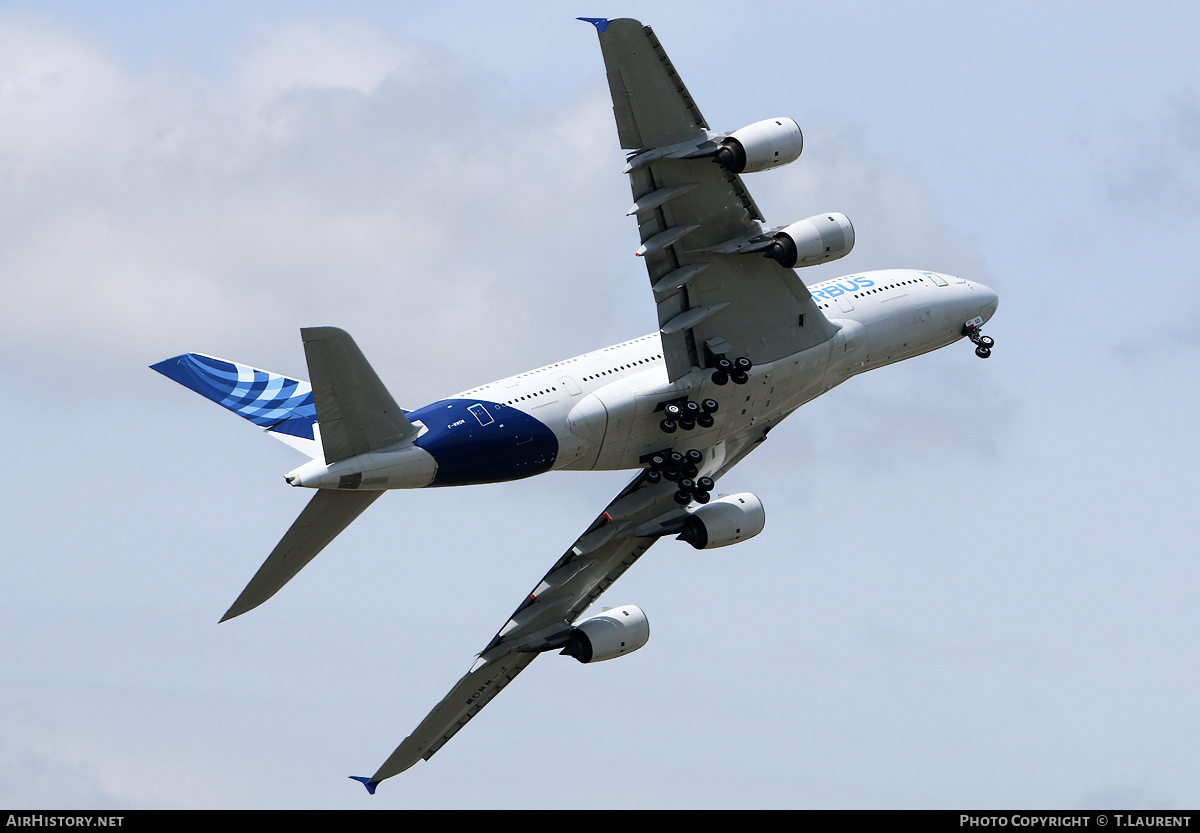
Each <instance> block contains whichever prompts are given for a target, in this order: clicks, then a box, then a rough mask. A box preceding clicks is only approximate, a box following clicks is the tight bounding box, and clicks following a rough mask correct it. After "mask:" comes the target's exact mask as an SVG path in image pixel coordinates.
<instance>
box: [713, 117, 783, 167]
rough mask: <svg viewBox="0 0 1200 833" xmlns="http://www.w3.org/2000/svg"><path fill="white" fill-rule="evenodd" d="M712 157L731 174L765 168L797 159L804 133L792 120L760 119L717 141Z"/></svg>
mask: <svg viewBox="0 0 1200 833" xmlns="http://www.w3.org/2000/svg"><path fill="white" fill-rule="evenodd" d="M718 144H720V146H721V149H720V150H718V151H717V153H716V155H715V156H714V159H715V160H716V162H717V163H718V164H719V165H721V167H723V168H725V169H727V170H729V171H732V172H733V173H735V174H741V173H747V174H752V173H756V172H758V171H769V170H770V169H771V168H778V167H779V166H781V165H786V164H788V163H789V162H795V161H796V160H797V159H799V158H800V153H801V152H802V151H803V150H804V134H803V133H801V132H800V125H798V124H796V122H795V121H793V120H792V119H785V118H779V119H764V120H763V121H756V122H755V123H754V124H749V125H746V126H745V127H743V128H741V129H740V130H735V131H733V132H732V133H730V134H729V135H728V136H726V137H725V138H724V139H722V140H720V142H719V143H718Z"/></svg>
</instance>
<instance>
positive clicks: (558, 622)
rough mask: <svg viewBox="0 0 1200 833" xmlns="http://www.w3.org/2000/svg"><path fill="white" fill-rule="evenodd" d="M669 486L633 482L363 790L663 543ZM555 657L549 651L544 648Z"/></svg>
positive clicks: (506, 679)
mask: <svg viewBox="0 0 1200 833" xmlns="http://www.w3.org/2000/svg"><path fill="white" fill-rule="evenodd" d="M771 425H772V423H765V424H763V425H762V426H759V427H757V428H756V430H755V432H754V433H752V434H748V435H746V436H745V437H744V438H742V439H740V440H739V441H734V442H729V443H724V444H722V446H721V447H720V448H717V449H713V450H711V453H710V454H709V455H708V456H707V461H706V463H705V465H704V466H703V467H702V470H701V473H702V474H708V475H709V476H711V477H712V478H713V479H714V480H716V479H718V478H720V477H721V476H723V475H724V474H725V473H726V472H728V471H729V470H730V469H731V468H733V466H735V465H736V464H737V463H738V462H739V461H740V460H741V459H742V458H743V457H745V456H746V455H747V454H749V453H750V451H752V450H753V449H754V447H755V446H756V445H757V444H758V443H760V442H762V440H763V439H764V438H765V437H766V434H767V432H768V431H769V430H770V429H771ZM674 493H675V486H674V485H673V484H672V483H670V482H668V481H662V482H660V483H657V484H651V483H649V482H647V481H646V479H645V476H644V475H641V474H639V475H638V476H637V477H636V478H634V480H633V481H632V482H631V483H630V484H629V485H628V486H626V487H625V489H623V490H622V491H621V493H620V494H619V495H617V497H616V498H614V499H613V501H612V502H611V503H609V504H608V506H606V507H605V509H604V511H603V512H601V513H600V515H599V516H598V517H597V518H596V520H595V521H593V522H592V524H591V525H590V526H589V527H588V529H587V531H586V532H584V534H583V535H581V536H580V537H579V538H578V539H577V540H576V541H575V543H574V544H572V545H571V547H570V549H568V550H567V551H566V553H564V554H563V556H562V557H561V558H560V559H558V561H556V562H555V563H554V566H552V567H551V568H550V570H549V572H547V573H546V575H545V576H543V577H542V580H541V581H539V582H538V584H537V586H536V587H534V589H533V591H532V592H531V593H530V594H529V595H528V596H526V597H525V599H524V600H523V601H522V602H521V604H520V605H519V606H518V607H517V609H516V610H515V611H513V614H512V616H511V617H509V620H508V622H506V623H505V625H504V627H502V628H501V629H500V631H499V632H498V633H497V634H496V635H495V637H493V638H492V641H491V642H489V643H488V645H487V647H486V648H484V650H483V651H482V652H481V653H480V654H479V656H478V657H477V658H476V660H475V663H474V665H472V667H471V670H470V671H468V672H467V674H466V675H465V676H464V677H463V678H462V679H460V680H459V681H458V683H456V684H455V686H454V688H452V689H451V690H450V692H449V693H448V694H446V696H445V697H444V698H442V701H441V702H440V703H438V705H437V706H436V707H435V708H434V709H433V711H431V712H430V713H429V714H428V715H427V716H426V717H425V719H424V720H422V721H421V724H420V725H419V726H418V727H417V728H416V729H415V730H414V731H413V733H412V734H411V735H409V736H408V737H407V738H405V739H404V741H403V742H402V743H401V744H400V745H399V746H398V747H396V750H395V751H394V752H393V753H392V754H391V756H389V757H388V759H387V760H386V761H385V762H384V763H383V765H382V766H381V767H380V768H379V770H378V771H377V772H376V773H375V774H374V775H372V776H371V777H370V778H369V779H365V780H364V779H359V780H364V783H365V784H366V786H367V788H368V789H369V790H371V791H372V792H373V791H374V788H375V785H377V784H378V783H379V782H380V781H383V780H384V779H385V778H391V777H392V776H394V775H399V774H400V773H401V772H404V771H405V770H406V769H408V768H409V767H411V766H412V765H413V764H415V763H417V761H420V760H422V759H424V760H428V759H429V758H431V757H433V755H434V753H436V752H437V751H438V750H439V749H441V748H442V746H444V745H445V744H446V742H447V741H449V740H450V739H451V738H452V737H454V735H455V734H456V733H457V732H458V730H459V729H461V728H462V727H463V726H465V725H466V724H467V723H468V722H469V721H470V720H471V718H473V717H474V716H475V715H476V714H478V713H479V712H480V710H482V709H483V707H484V706H486V705H487V704H488V703H490V702H491V701H492V699H493V698H494V697H495V696H496V695H497V694H499V693H500V691H502V690H503V689H504V688H505V686H507V685H508V684H509V683H510V682H512V680H513V679H514V678H515V677H516V676H517V675H518V674H520V673H521V671H523V670H524V669H525V668H526V667H527V666H528V665H529V664H530V663H531V662H533V661H534V660H535V659H536V658H537V657H538V655H539V654H540V653H543V652H544V651H546V650H548V648H547V646H548V645H553V646H554V647H555V648H556V647H557V644H556V638H558V637H561V636H563V635H564V634H565V633H566V632H567V631H569V630H570V628H571V626H572V623H573V622H575V620H577V619H578V618H579V617H580V616H581V615H582V614H583V613H584V611H586V610H587V609H588V608H589V607H590V606H591V605H592V604H593V603H594V602H595V601H596V600H597V599H599V598H600V596H601V594H603V593H604V591H605V590H607V589H608V588H609V587H610V586H611V585H612V583H613V582H615V581H616V580H617V579H618V578H620V577H621V575H622V574H623V573H624V572H625V571H626V570H628V569H629V568H630V567H632V566H633V564H634V563H635V562H636V561H637V560H638V559H639V558H641V557H642V555H644V554H645V552H646V551H647V550H649V549H650V547H651V546H653V545H654V543H655V542H656V541H658V540H659V538H660V537H661V536H662V534H663V532H662V529H663V528H664V527H669V525H670V522H671V521H673V520H675V519H677V518H678V517H679V516H680V515H682V514H683V513H684V512H685V510H684V509H682V508H681V507H679V505H678V504H676V503H675V500H674ZM550 650H553V648H550Z"/></svg>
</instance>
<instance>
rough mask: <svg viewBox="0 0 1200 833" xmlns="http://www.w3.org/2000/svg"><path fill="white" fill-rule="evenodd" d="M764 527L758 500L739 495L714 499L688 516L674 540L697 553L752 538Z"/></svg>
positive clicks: (753, 497) (747, 493) (761, 509)
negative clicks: (697, 551) (692, 548)
mask: <svg viewBox="0 0 1200 833" xmlns="http://www.w3.org/2000/svg"><path fill="white" fill-rule="evenodd" d="M766 524H767V513H766V512H765V511H764V510H763V505H762V501H760V500H759V499H758V498H757V497H756V496H755V495H752V494H751V493H750V492H741V493H739V494H736V495H726V496H725V497H721V498H717V499H716V500H714V501H713V502H712V503H707V504H705V505H704V506H701V507H699V508H698V509H696V511H694V512H691V513H689V514H688V516H687V518H685V519H684V521H683V531H682V532H680V534H679V537H678V539H677V540H679V541H686V542H687V543H689V544H691V545H692V546H693V547H695V548H696V549H698V550H711V549H716V548H717V547H727V546H729V545H730V544H737V543H739V542H741V541H746V540H748V539H750V538H753V537H754V536H755V535H757V534H758V533H760V532H762V531H763V527H764V526H766Z"/></svg>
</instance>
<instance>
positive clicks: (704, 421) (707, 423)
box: [696, 414, 717, 428]
mask: <svg viewBox="0 0 1200 833" xmlns="http://www.w3.org/2000/svg"><path fill="white" fill-rule="evenodd" d="M716 422H717V421H716V420H715V419H713V418H712V414H700V416H698V417H696V424H697V425H699V426H700V427H701V428H712V427H713V425H715V424H716Z"/></svg>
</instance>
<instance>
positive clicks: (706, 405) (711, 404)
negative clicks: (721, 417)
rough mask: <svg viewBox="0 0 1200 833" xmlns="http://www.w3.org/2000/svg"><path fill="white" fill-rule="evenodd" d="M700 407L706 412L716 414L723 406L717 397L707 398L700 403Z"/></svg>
mask: <svg viewBox="0 0 1200 833" xmlns="http://www.w3.org/2000/svg"><path fill="white" fill-rule="evenodd" d="M700 407H701V408H702V409H703V410H704V413H706V414H715V413H716V412H717V411H718V410H720V408H721V403H720V402H718V401H717V400H715V399H705V400H704V401H703V402H701V403H700Z"/></svg>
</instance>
